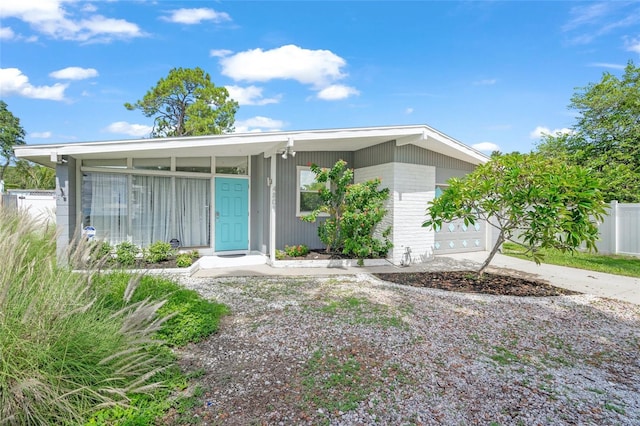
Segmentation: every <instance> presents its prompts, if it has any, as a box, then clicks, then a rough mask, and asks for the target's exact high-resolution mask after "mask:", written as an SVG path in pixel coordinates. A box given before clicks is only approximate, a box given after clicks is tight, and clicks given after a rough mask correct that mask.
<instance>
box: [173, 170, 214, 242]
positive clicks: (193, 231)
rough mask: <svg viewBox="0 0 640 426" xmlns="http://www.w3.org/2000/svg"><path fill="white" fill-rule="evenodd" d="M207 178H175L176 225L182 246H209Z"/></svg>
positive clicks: (208, 185) (208, 189) (208, 188)
mask: <svg viewBox="0 0 640 426" xmlns="http://www.w3.org/2000/svg"><path fill="white" fill-rule="evenodd" d="M210 194H211V181H210V180H209V179H187V178H176V227H177V233H178V239H179V240H180V245H181V246H182V247H204V246H207V247H208V246H209V245H210V242H209V222H210V213H209V206H210V204H211V203H210V196H211V195H210Z"/></svg>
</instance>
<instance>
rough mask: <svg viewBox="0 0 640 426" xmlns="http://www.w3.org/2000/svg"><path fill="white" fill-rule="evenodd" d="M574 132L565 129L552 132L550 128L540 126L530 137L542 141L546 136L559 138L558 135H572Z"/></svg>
mask: <svg viewBox="0 0 640 426" xmlns="http://www.w3.org/2000/svg"><path fill="white" fill-rule="evenodd" d="M571 133H573V130H571V129H568V128H566V127H563V128H562V129H553V130H550V129H549V128H548V127H544V126H538V127H536V128H535V129H534V130H533V131H532V132H531V133H529V137H530V138H531V139H540V138H541V137H542V136H544V135H550V136H557V135H570V134H571Z"/></svg>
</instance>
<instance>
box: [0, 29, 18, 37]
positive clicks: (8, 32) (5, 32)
mask: <svg viewBox="0 0 640 426" xmlns="http://www.w3.org/2000/svg"><path fill="white" fill-rule="evenodd" d="M15 36H16V35H15V33H14V32H13V30H12V29H11V28H9V27H0V40H11V39H13V38H14V37H15Z"/></svg>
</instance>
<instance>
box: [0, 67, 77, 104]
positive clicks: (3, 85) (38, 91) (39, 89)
mask: <svg viewBox="0 0 640 426" xmlns="http://www.w3.org/2000/svg"><path fill="white" fill-rule="evenodd" d="M68 86H69V85H68V84H66V83H65V84H63V83H56V84H54V85H53V86H34V85H33V84H31V83H29V77H27V76H26V75H24V74H23V73H22V71H20V70H19V69H18V68H0V95H2V96H11V95H17V96H23V97H25V98H32V99H49V100H53V101H61V100H64V91H65V90H66V88H67V87H68Z"/></svg>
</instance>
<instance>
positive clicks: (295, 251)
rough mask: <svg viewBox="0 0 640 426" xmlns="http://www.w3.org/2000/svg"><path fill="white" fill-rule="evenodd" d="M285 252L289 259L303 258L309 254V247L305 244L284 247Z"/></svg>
mask: <svg viewBox="0 0 640 426" xmlns="http://www.w3.org/2000/svg"><path fill="white" fill-rule="evenodd" d="M284 252H285V253H286V254H287V256H289V257H302V256H306V255H307V254H309V247H307V246H305V245H304V244H299V245H297V246H284Z"/></svg>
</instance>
